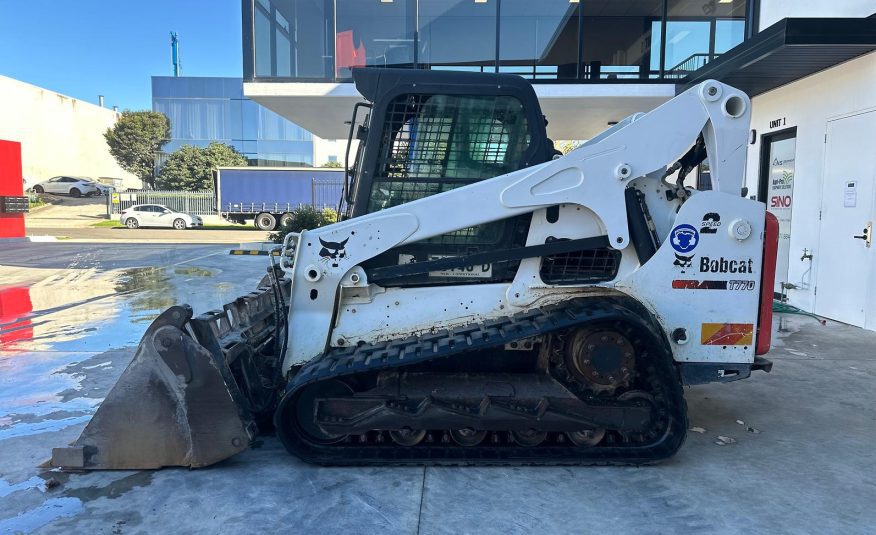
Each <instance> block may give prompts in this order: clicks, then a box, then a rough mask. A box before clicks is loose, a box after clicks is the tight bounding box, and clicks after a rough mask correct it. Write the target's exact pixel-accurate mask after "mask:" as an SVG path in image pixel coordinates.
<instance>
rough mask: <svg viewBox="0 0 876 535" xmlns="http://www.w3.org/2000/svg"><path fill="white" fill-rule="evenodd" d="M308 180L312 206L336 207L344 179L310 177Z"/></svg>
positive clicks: (320, 207)
mask: <svg viewBox="0 0 876 535" xmlns="http://www.w3.org/2000/svg"><path fill="white" fill-rule="evenodd" d="M310 180H311V181H310V191H311V195H312V197H313V200H312V206H313V207H314V208H319V209H322V208H337V207H338V201H340V200H341V194H342V192H343V189H344V180H343V179H341V178H312V179H310Z"/></svg>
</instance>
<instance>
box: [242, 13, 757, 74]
mask: <svg viewBox="0 0 876 535" xmlns="http://www.w3.org/2000/svg"><path fill="white" fill-rule="evenodd" d="M749 1H750V0H537V1H536V0H248V1H246V0H245V1H244V3H243V6H244V56H245V57H244V65H245V67H244V70H245V71H246V72H245V73H244V76H245V77H246V78H247V79H248V80H250V79H252V80H257V79H262V80H271V79H277V80H291V81H295V80H299V81H348V80H349V79H350V69H351V68H352V67H359V66H379V67H416V68H425V69H452V70H466V71H486V72H509V73H515V74H520V75H522V76H524V77H527V78H530V79H532V80H534V81H542V82H550V81H559V82H563V81H568V82H575V83H581V82H599V81H604V82H617V81H626V80H629V81H639V82H641V81H649V80H651V81H661V80H664V79H667V78H669V79H674V78H680V77H683V76H684V75H686V74H687V73H688V72H690V71H692V70H696V69H697V68H699V67H702V66H703V65H704V64H705V63H707V62H708V61H710V60H711V59H713V58H714V57H716V56H717V55H720V54H722V53H723V52H726V51H727V50H729V49H730V48H733V47H734V46H736V45H737V44H739V43H741V42H742V41H743V40H744V39H745V36H746V30H747V16H746V15H747V12H748V8H749V5H748V2H749ZM250 26H251V28H250Z"/></svg>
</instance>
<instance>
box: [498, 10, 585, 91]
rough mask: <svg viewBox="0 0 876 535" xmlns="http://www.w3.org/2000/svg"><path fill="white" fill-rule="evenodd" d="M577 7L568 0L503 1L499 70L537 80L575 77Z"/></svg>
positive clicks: (576, 63)
mask: <svg viewBox="0 0 876 535" xmlns="http://www.w3.org/2000/svg"><path fill="white" fill-rule="evenodd" d="M578 6H579V4H577V3H570V2H569V1H568V0H541V1H539V2H532V0H502V6H501V10H500V23H499V31H500V36H499V60H500V65H501V68H500V71H501V72H512V73H516V74H520V75H521V76H524V77H527V78H532V79H536V80H538V79H557V78H576V77H577V75H578Z"/></svg>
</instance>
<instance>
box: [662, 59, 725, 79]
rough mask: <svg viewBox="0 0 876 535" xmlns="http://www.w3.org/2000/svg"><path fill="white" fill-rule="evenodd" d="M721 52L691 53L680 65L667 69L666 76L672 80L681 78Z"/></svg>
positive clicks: (704, 64) (703, 65)
mask: <svg viewBox="0 0 876 535" xmlns="http://www.w3.org/2000/svg"><path fill="white" fill-rule="evenodd" d="M720 55H721V54H691V55H690V56H688V57H687V58H686V59H685V60H684V61H682V62H680V63H679V64H678V65H676V66H674V67H672V68H670V69H667V70H666V73H665V77H666V78H669V79H671V80H680V79H682V78H684V77H685V76H687V75H688V74H690V73H692V72H694V71H696V70H698V69H700V68H702V67H705V66H706V64H707V63H709V62H710V61H712V60H713V59H715V58H717V57H718V56H720Z"/></svg>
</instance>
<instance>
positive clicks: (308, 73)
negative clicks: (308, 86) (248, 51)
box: [253, 0, 334, 79]
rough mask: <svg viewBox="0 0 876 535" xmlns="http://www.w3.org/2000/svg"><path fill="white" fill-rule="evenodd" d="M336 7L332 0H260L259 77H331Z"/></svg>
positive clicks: (257, 27)
mask: <svg viewBox="0 0 876 535" xmlns="http://www.w3.org/2000/svg"><path fill="white" fill-rule="evenodd" d="M332 5H333V2H332V0H274V1H270V0H258V1H257V2H256V3H255V8H254V13H253V18H254V32H255V34H254V35H253V41H254V47H255V75H256V77H260V76H261V77H271V76H276V77H292V78H316V79H328V78H331V76H332V70H331V64H332V53H333V50H334V49H333V46H334V44H333V43H332V42H331V38H330V37H331V33H330V32H329V31H328V29H329V28H331V26H332V25H333V23H334V22H333V20H332Z"/></svg>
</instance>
